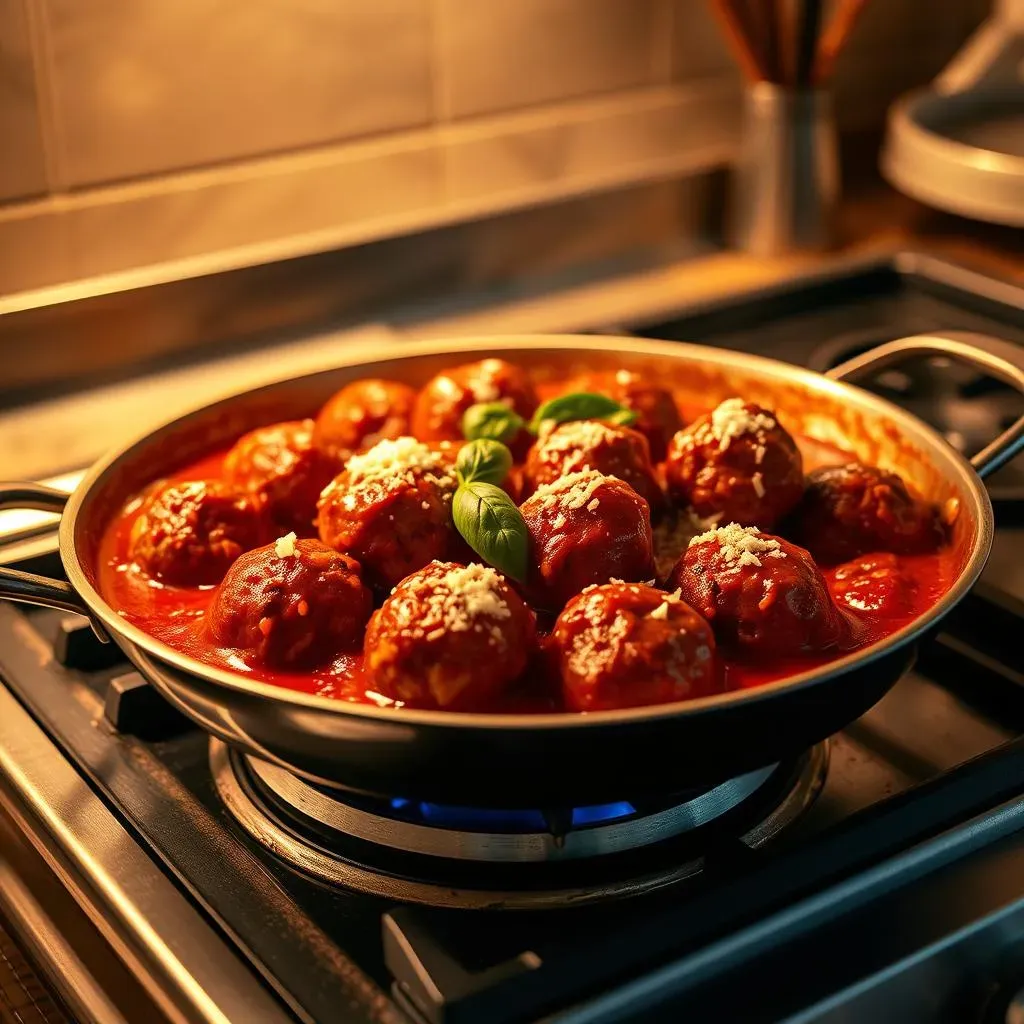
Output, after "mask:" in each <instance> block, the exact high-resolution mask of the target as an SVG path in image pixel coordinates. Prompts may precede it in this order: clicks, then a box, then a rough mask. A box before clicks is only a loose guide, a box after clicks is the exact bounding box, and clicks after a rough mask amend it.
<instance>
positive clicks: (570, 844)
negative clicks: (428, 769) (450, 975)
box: [248, 758, 777, 862]
mask: <svg viewBox="0 0 1024 1024" xmlns="http://www.w3.org/2000/svg"><path fill="white" fill-rule="evenodd" d="M776 767H777V765H772V766H770V767H768V768H761V769H759V770H758V771H754V772H749V773H747V774H746V775H741V776H740V777H739V778H736V779H730V780H729V781H728V782H723V783H722V784H721V785H720V786H716V787H715V788H714V789H712V790H709V791H708V792H707V793H702V794H700V796H697V797H695V798H694V799H692V800H688V801H687V802H685V803H683V804H679V805H677V806H674V807H665V808H661V809H659V810H656V811H653V812H652V813H649V814H644V813H639V814H638V813H635V812H634V814H633V815H631V816H630V817H629V818H627V819H625V820H623V821H615V822H611V823H604V824H601V823H598V824H594V825H585V826H583V827H581V828H572V829H569V830H567V831H566V832H565V833H564V834H562V835H557V836H556V835H553V834H552V833H551V832H549V831H545V832H523V831H518V830H515V829H514V828H513V829H511V830H507V831H506V830H504V829H502V830H498V829H497V828H496V827H494V830H493V831H492V830H491V828H487V830H486V831H477V830H472V831H470V830H465V829H451V828H445V827H443V826H442V827H436V826H433V825H429V824H424V825H420V824H417V823H415V822H410V821H403V820H402V819H401V818H400V817H397V816H388V815H385V814H378V813H374V812H373V811H372V810H368V809H367V808H365V807H357V806H354V805H353V804H351V803H347V802H343V801H342V800H339V799H337V798H335V797H333V796H329V795H328V794H326V793H324V792H323V791H322V790H319V789H316V788H314V787H313V786H310V785H309V784H308V783H306V782H303V781H302V780H301V779H299V778H297V777H296V776H294V775H291V774H290V773H289V772H287V771H285V770H284V769H283V768H279V767H277V766H276V765H271V764H267V762H265V761H257V760H255V759H254V758H249V759H248V768H249V770H250V771H251V772H252V774H253V775H254V776H255V777H256V778H257V779H259V780H260V782H262V783H263V784H264V785H265V786H266V787H267V788H268V789H269V790H270V791H271V792H272V793H273V794H274V795H275V796H276V797H278V798H279V799H280V800H282V801H283V802H284V803H285V804H286V805H288V806H289V807H294V808H295V809H296V810H298V811H300V812H301V813H302V814H304V815H307V816H309V817H311V818H313V819H314V820H315V821H316V822H318V823H319V824H322V825H326V826H327V827H328V828H329V829H331V830H332V831H336V832H340V833H342V834H343V835H348V836H354V837H355V838H356V839H363V840H366V841H367V842H370V843H377V844H379V845H382V846H389V847H391V848H392V849H395V850H405V851H406V852H408V853H421V854H428V855H430V856H432V857H447V858H448V859H450V860H472V861H492V862H493V861H502V862H523V861H533V862H537V861H551V860H575V859H577V858H580V857H595V856H602V855H604V854H609V853H621V852H622V851H624V850H634V849H636V848H638V847H640V846H649V845H651V844H652V843H657V842H661V841H662V840H663V839H670V838H672V837H673V836H677V835H680V834H681V833H683V832H689V831H690V830H692V829H695V828H698V827H700V826H701V825H706V824H707V823H708V822H709V821H713V820H714V819H715V818H718V817H720V816H721V815H722V814H724V813H725V812H726V811H730V810H732V809H733V808H734V807H736V806H737V805H738V804H739V803H741V802H742V801H743V800H746V799H747V797H749V796H750V795H751V794H752V793H754V791H755V790H757V789H758V788H759V787H760V786H761V785H762V784H763V783H764V782H766V781H767V780H768V778H769V777H770V776H771V774H772V773H773V772H774V771H775V769H776Z"/></svg>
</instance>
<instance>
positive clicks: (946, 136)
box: [881, 85, 1024, 227]
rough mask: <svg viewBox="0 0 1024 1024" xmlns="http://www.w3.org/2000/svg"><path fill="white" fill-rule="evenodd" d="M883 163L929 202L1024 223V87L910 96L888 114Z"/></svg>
mask: <svg viewBox="0 0 1024 1024" xmlns="http://www.w3.org/2000/svg"><path fill="white" fill-rule="evenodd" d="M881 165H882V172H883V173H884V174H885V176H886V177H887V178H888V179H889V180H890V181H891V182H892V183H893V185H895V186H896V187H897V188H898V189H900V191H902V192H905V193H906V194H907V195H909V196H912V197H913V198H914V199H918V200H920V201H921V202H923V203H927V204H928V205H929V206H935V207H938V208H940V209H943V210H947V211H949V212H951V213H956V214H960V215H961V216H965V217H972V218H974V219H977V220H985V221H992V222H994V223H997V224H1009V225H1012V226H1016V227H1024V86H1019V85H1003V86H1000V87H985V88H979V89H972V90H970V91H968V92H960V93H945V94H944V93H938V92H934V91H931V90H922V91H919V92H914V93H910V94H909V95H908V96H905V97H903V98H902V99H901V100H899V101H898V102H897V103H896V104H895V105H894V106H893V108H892V109H891V110H890V112H889V128H888V133H887V137H886V142H885V147H884V149H883V151H882V158H881Z"/></svg>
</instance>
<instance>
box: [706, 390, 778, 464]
mask: <svg viewBox="0 0 1024 1024" xmlns="http://www.w3.org/2000/svg"><path fill="white" fill-rule="evenodd" d="M746 405H747V403H746V402H744V401H743V399H742V398H727V399H726V400H725V401H724V402H722V403H721V404H720V405H719V406H718V408H717V409H715V410H714V412H712V413H711V425H710V429H711V436H712V437H713V438H714V439H715V440H716V441H717V442H718V450H719V451H720V452H724V451H725V450H726V449H727V448H728V447H729V445H730V444H732V442H733V439H734V438H737V437H740V436H741V435H743V434H754V435H756V436H757V437H758V439H759V440H761V439H763V434H764V432H765V431H767V430H772V429H773V428H774V427H775V426H776V422H775V418H774V417H773V416H771V415H769V414H768V413H766V412H750V411H749V410H748V409H747V408H746ZM762 447H763V446H762ZM762 458H763V454H762Z"/></svg>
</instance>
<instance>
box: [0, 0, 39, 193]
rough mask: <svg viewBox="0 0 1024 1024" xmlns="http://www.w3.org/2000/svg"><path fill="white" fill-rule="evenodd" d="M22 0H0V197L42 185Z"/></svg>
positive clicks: (36, 113)
mask: <svg viewBox="0 0 1024 1024" xmlns="http://www.w3.org/2000/svg"><path fill="white" fill-rule="evenodd" d="M26 15H27V12H26V10H25V0H0V202H3V201H4V200H8V199H18V198H21V197H23V196H32V195H40V194H41V193H43V192H45V191H46V170H45V165H44V163H43V142H42V133H41V131H40V121H39V108H38V103H37V101H36V85H35V73H34V70H33V66H32V43H31V39H30V37H29V29H28V18H27V16H26Z"/></svg>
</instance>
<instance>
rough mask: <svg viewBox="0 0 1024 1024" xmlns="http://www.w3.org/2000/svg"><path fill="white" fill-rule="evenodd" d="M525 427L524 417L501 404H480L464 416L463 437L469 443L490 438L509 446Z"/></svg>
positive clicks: (473, 406)
mask: <svg viewBox="0 0 1024 1024" xmlns="http://www.w3.org/2000/svg"><path fill="white" fill-rule="evenodd" d="M525 426H526V421H525V420H524V419H523V417H522V416H520V415H519V413H517V412H516V411H515V409H510V408H509V407H508V406H507V405H504V404H503V403H501V402H478V403H477V404H476V405H471V406H470V407H469V408H468V409H467V410H466V411H465V412H464V413H463V414H462V436H463V437H465V438H466V440H467V441H475V440H477V439H478V438H490V439H491V440H492V441H501V442H502V443H505V444H507V443H508V442H509V441H511V440H512V439H513V438H514V437H515V436H516V434H518V433H519V431H520V430H522V429H523V427H525Z"/></svg>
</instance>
